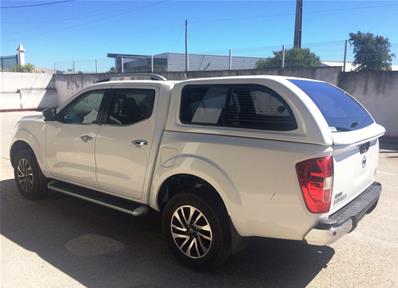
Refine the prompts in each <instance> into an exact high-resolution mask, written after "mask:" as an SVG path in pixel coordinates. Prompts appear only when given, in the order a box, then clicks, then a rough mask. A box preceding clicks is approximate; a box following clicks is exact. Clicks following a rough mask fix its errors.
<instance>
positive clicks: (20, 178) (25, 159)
mask: <svg viewBox="0 0 398 288" xmlns="http://www.w3.org/2000/svg"><path fill="white" fill-rule="evenodd" d="M14 177H15V182H16V184H17V187H18V190H19V192H20V193H21V194H22V195H23V196H24V197H25V198H28V199H31V200H38V199H41V198H43V197H45V196H46V195H47V179H46V178H45V177H44V175H43V174H42V173H41V170H40V167H39V165H38V163H37V161H36V158H35V156H34V155H33V153H32V152H31V151H30V150H21V151H19V152H17V154H16V155H15V164H14Z"/></svg>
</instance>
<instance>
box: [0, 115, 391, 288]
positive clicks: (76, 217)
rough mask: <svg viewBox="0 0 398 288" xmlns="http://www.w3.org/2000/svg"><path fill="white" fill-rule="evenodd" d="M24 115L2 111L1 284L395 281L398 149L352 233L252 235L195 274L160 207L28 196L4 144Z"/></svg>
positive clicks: (384, 156)
mask: <svg viewBox="0 0 398 288" xmlns="http://www.w3.org/2000/svg"><path fill="white" fill-rule="evenodd" d="M25 114H27V113H19V112H18V113H17V112H14V113H0V117H1V146H2V147H1V179H0V189H1V192H0V197H1V198H0V199H1V200H0V216H1V217H0V219H1V231H0V234H1V235H0V241H1V246H0V247H1V250H0V252H1V253H0V254H1V264H0V265H1V270H0V271H1V274H0V279H1V280H0V283H1V287H23V288H28V287H68V288H72V287H206V288H210V287H273V286H278V287H304V286H310V287H398V260H397V259H398V213H397V211H398V194H397V191H398V148H395V149H394V147H387V148H389V149H383V150H382V151H381V154H380V166H379V170H378V174H377V179H378V181H380V182H382V183H383V186H384V190H383V194H382V198H381V199H380V201H379V205H378V207H377V208H376V209H375V211H374V212H373V213H372V214H371V215H368V216H366V217H365V218H364V219H363V220H362V221H361V223H360V224H359V226H358V228H357V229H356V230H355V231H354V232H353V233H351V234H349V235H346V236H345V237H344V238H342V239H341V240H340V241H338V242H337V243H334V244H332V245H330V246H325V247H316V246H308V245H306V244H304V243H301V242H296V241H283V240H273V239H252V240H251V241H250V243H249V246H248V247H247V249H246V250H244V251H242V252H241V253H239V254H237V255H235V256H233V257H232V258H231V259H230V260H229V261H228V262H227V263H226V264H225V265H224V266H222V267H220V268H219V269H217V270H216V271H213V272H211V273H198V272H194V271H191V270H189V269H187V268H185V267H183V266H181V265H180V264H179V263H178V262H177V261H176V260H175V259H174V258H173V257H172V255H170V253H169V251H168V249H167V247H166V244H165V242H164V240H163V239H162V237H161V233H160V223H159V216H158V215H157V214H155V213H154V214H151V215H148V216H145V217H141V218H133V217H131V216H129V215H125V214H122V213H119V212H117V211H113V210H110V209H107V208H104V207H100V206H97V205H95V204H91V203H87V202H84V201H81V200H78V199H74V198H71V197H67V196H61V195H57V194H52V195H51V196H50V197H49V198H48V199H46V200H43V201H36V202H31V201H28V200H25V199H23V198H22V197H21V196H20V195H19V194H18V192H17V190H16V187H15V184H14V181H13V173H12V169H11V166H10V164H9V161H8V152H7V151H8V143H9V137H10V135H11V131H12V128H13V127H14V124H15V121H16V119H18V118H19V117H21V116H22V115H25ZM28 114H32V113H28Z"/></svg>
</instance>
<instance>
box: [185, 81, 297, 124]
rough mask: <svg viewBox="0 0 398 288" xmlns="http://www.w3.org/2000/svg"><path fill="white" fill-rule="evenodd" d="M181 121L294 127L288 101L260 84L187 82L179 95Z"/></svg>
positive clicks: (187, 122)
mask: <svg viewBox="0 0 398 288" xmlns="http://www.w3.org/2000/svg"><path fill="white" fill-rule="evenodd" d="M181 97H182V98H181V110H180V119H181V122H182V123H186V124H198V125H211V126H224V127H237V128H247V129H259V130H276V131H288V130H294V129H296V128H297V124H296V120H295V118H294V116H293V113H292V111H291V110H290V108H289V106H288V105H287V103H286V102H285V101H284V100H283V99H282V97H280V96H279V95H278V94H277V93H276V92H275V91H273V90H271V89H268V88H267V87H264V86H260V85H250V84H242V85H234V84H231V85H187V86H185V87H184V89H183V91H182V96H181Z"/></svg>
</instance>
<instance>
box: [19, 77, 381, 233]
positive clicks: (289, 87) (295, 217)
mask: <svg viewBox="0 0 398 288" xmlns="http://www.w3.org/2000/svg"><path fill="white" fill-rule="evenodd" d="M229 83H233V84H257V85H264V86H266V87H269V88H271V89H272V90H274V91H275V92H277V93H278V94H279V95H281V96H282V97H283V99H284V100H285V101H286V102H287V104H288V105H289V106H290V108H291V110H292V112H293V114H294V116H295V118H296V121H297V124H298V128H297V129H296V130H294V131H262V130H248V129H238V128H225V127H208V126H199V125H186V124H183V123H181V122H180V120H179V111H180V95H181V90H182V88H183V87H184V86H185V85H188V84H229ZM99 88H150V89H154V90H155V91H156V96H155V107H154V111H153V113H152V116H151V118H149V119H147V120H144V121H141V122H139V123H137V124H133V125H130V126H123V127H114V126H112V125H86V126H85V125H73V126H77V127H76V128H69V127H64V126H71V125H67V124H62V123H58V122H44V121H43V120H42V119H40V117H37V118H23V119H22V120H21V121H20V122H19V123H18V125H17V127H16V134H15V137H14V141H13V142H15V141H18V140H21V141H24V142H26V143H28V144H29V145H30V146H31V147H32V150H33V151H34V153H35V155H36V157H37V159H38V162H39V165H40V167H41V169H42V171H43V173H44V175H45V176H47V177H50V178H56V179H61V180H64V181H67V182H71V183H74V184H78V185H81V186H84V187H89V188H93V189H96V190H99V191H102V192H106V193H109V194H113V195H117V196H120V197H123V198H127V199H132V200H134V201H137V202H141V203H144V204H148V205H149V206H150V207H152V208H153V209H157V210H159V207H158V192H159V189H160V188H161V186H162V184H163V183H164V181H166V180H167V179H168V178H169V177H171V176H173V175H177V174H191V175H195V176H198V177H200V178H202V179H204V180H206V181H207V182H208V183H209V184H211V185H212V186H213V187H214V188H215V190H216V191H217V192H218V193H219V195H220V196H221V198H222V200H223V201H224V203H225V205H226V207H227V211H228V213H229V215H230V218H231V221H232V223H233V225H234V226H235V228H236V230H237V231H238V233H239V234H240V235H242V236H261V237H273V238H283V239H295V240H302V239H304V237H305V235H306V234H307V233H308V231H310V230H311V229H312V228H313V227H314V225H316V223H317V222H318V221H319V220H320V219H322V218H327V217H328V215H329V214H330V213H332V212H333V211H335V210H337V209H339V208H340V207H341V205H343V204H346V203H347V201H348V200H349V201H351V200H352V199H353V198H354V197H355V196H356V195H358V193H361V192H362V191H363V190H362V189H365V188H366V187H365V186H366V185H368V184H370V181H371V180H372V179H373V174H372V175H370V174H371V173H373V171H372V169H374V168H375V167H376V166H377V157H378V140H377V138H378V137H380V136H381V135H382V134H383V133H384V129H383V128H382V127H381V126H379V125H377V124H372V125H371V126H369V127H367V128H364V129H361V130H359V131H356V132H345V133H351V134H350V135H348V134H344V133H332V132H330V129H329V127H328V124H327V123H326V120H325V119H324V117H323V115H322V114H321V112H320V111H319V109H318V108H317V107H316V105H315V104H314V103H313V102H312V100H311V99H310V98H309V97H308V96H307V95H306V94H305V93H304V92H303V91H302V90H300V89H299V88H298V87H297V86H295V85H294V84H292V83H291V82H289V81H288V80H287V78H285V77H279V76H244V77H223V78H209V79H196V80H187V81H181V82H161V81H112V82H105V83H100V84H95V85H92V86H90V87H88V88H86V89H84V90H83V91H81V92H80V93H79V94H81V93H84V92H86V91H88V90H93V89H99ZM73 98H74V97H73ZM73 98H72V99H73ZM65 105H67V103H66V104H65ZM60 109H62V107H60ZM82 126H85V127H82ZM85 134H90V135H91V136H92V137H93V139H94V140H93V141H92V142H90V143H83V142H81V141H80V136H82V135H85ZM347 135H348V136H347ZM135 139H145V140H147V141H148V145H147V146H145V147H140V148H137V147H135V146H134V145H133V144H132V143H131V141H132V140H135ZM365 140H366V141H369V140H372V141H373V142H374V144H373V145H372V146H371V149H370V151H371V153H370V155H371V157H370V162H371V165H370V167H371V168H369V169H368V170H367V171H366V173H362V174H361V173H360V172H358V170H352V171H356V172H352V174H349V176H350V177H351V176H352V177H354V176H355V177H363V178H364V179H363V181H362V182H360V183H357V184H355V185H352V187H351V188H350V189H354V190H355V193H356V194H355V193H354V192H353V193H352V194H350V197H348V198H349V199H347V200H346V201H345V202H341V203H340V204H339V205H336V206H332V208H331V211H330V213H325V214H321V215H316V214H312V213H310V212H308V210H307V208H306V206H305V203H304V200H303V196H302V193H301V191H300V187H299V185H298V180H297V175H296V170H295V164H296V163H298V162H300V161H303V160H306V159H310V158H317V157H322V156H329V155H333V156H334V157H335V175H336V176H335V183H334V187H337V188H338V189H340V188H341V189H346V186H347V185H349V184H348V182H349V178H347V174H344V173H346V171H347V169H348V170H349V169H354V168H353V167H354V165H356V164H355V163H356V161H357V160H358V159H356V156H355V157H346V156H347V155H350V153H352V152H350V151H353V150H352V148H353V147H357V145H358V144H359V143H360V142H361V141H365ZM87 144H88V145H87ZM336 144H338V145H336ZM347 153H348V154H347ZM355 173H357V174H355ZM354 174H355V175H354ZM362 175H364V176H362ZM364 183H365V184H364ZM339 185H340V186H339Z"/></svg>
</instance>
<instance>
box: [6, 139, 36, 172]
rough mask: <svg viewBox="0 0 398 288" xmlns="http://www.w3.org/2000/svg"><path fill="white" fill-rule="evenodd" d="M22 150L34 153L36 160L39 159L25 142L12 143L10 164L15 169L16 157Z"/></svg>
mask: <svg viewBox="0 0 398 288" xmlns="http://www.w3.org/2000/svg"><path fill="white" fill-rule="evenodd" d="M22 150H29V151H30V152H32V153H33V155H34V156H35V158H36V159H37V157H36V155H35V152H34V151H33V149H32V147H31V146H30V145H29V144H28V143H27V142H26V141H24V140H16V141H15V142H14V143H12V145H11V148H10V162H11V165H12V166H13V167H15V164H16V163H15V156H16V155H17V153H18V152H19V151H22Z"/></svg>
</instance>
